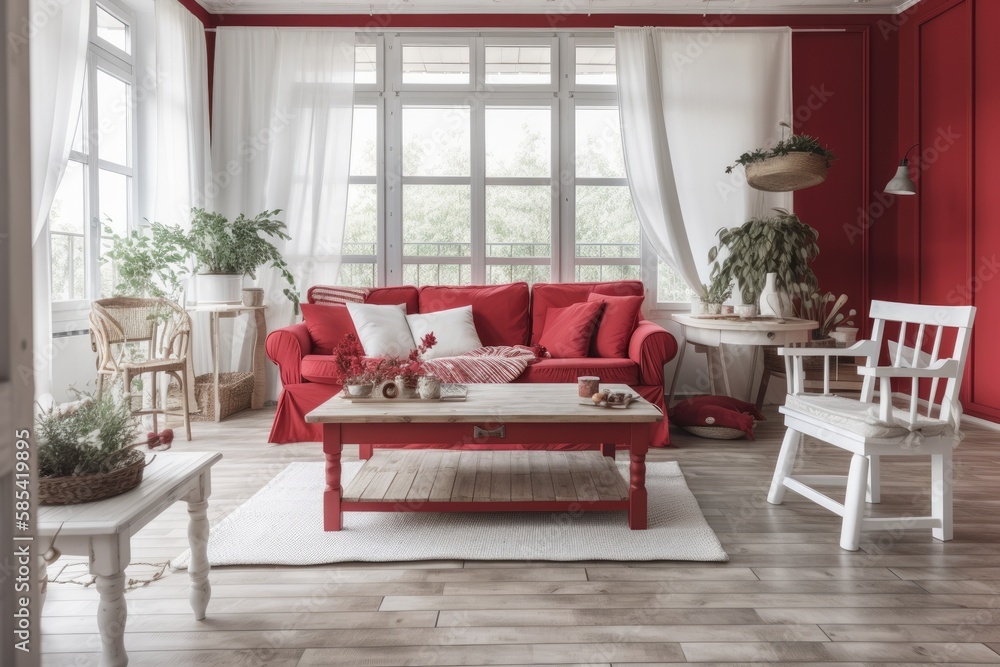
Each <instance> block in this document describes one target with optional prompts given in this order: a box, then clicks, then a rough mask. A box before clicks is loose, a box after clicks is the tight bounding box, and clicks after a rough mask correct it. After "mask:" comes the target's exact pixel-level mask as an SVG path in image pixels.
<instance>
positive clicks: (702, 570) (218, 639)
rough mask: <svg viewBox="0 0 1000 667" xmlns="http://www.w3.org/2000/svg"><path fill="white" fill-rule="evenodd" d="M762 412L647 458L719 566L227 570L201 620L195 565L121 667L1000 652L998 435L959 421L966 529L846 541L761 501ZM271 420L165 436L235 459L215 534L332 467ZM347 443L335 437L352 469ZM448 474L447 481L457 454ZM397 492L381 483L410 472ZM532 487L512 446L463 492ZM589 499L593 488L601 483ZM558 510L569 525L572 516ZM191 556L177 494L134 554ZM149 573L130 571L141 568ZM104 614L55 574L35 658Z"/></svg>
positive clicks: (815, 513)
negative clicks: (284, 487)
mask: <svg viewBox="0 0 1000 667" xmlns="http://www.w3.org/2000/svg"><path fill="white" fill-rule="evenodd" d="M766 414H767V416H768V418H769V420H768V421H767V422H765V423H762V424H760V425H759V426H758V429H757V433H758V439H757V440H756V441H755V442H750V441H744V440H737V441H710V440H703V439H699V438H696V437H693V436H690V435H687V434H685V433H683V432H680V431H676V430H674V432H673V434H672V437H673V440H674V443H675V444H676V445H677V447H675V448H670V449H657V450H653V451H651V452H650V454H649V456H648V459H647V460H649V461H667V460H677V461H678V462H679V463H680V465H681V469H682V470H683V471H684V475H685V477H686V478H687V482H688V485H689V486H690V487H691V490H692V491H693V492H694V494H695V496H696V497H697V498H698V502H699V503H700V505H701V508H702V511H703V512H704V514H705V516H706V518H707V520H708V521H709V523H710V524H711V525H712V527H713V528H714V529H715V531H716V533H717V534H718V535H719V538H720V539H721V540H722V543H723V546H724V547H725V549H726V551H727V552H728V553H729V555H730V562H729V563H725V564H719V563H690V562H630V563H620V562H579V563H550V562H489V561H486V562H482V561H467V562H462V561H438V562H421V563H379V564H365V563H357V564H340V565H329V566H313V567H226V568H215V569H214V570H213V571H212V575H211V577H212V587H213V597H212V602H211V603H210V605H209V608H208V618H207V619H206V620H204V621H195V620H194V618H193V617H192V614H191V611H190V607H189V605H188V600H187V597H188V592H187V584H188V579H187V573H186V572H176V573H170V574H168V575H167V576H165V577H164V578H163V579H161V580H159V581H156V582H153V583H152V584H150V585H148V586H145V587H140V588H136V589H134V590H131V591H129V592H128V593H127V594H126V597H127V599H128V610H129V617H128V625H127V631H126V637H125V645H126V647H127V649H128V651H129V655H130V657H131V663H130V664H131V665H133V666H136V665H139V666H142V665H165V666H166V665H169V666H170V667H178V666H184V665H241V666H244V665H245V666H255V665H268V666H271V665H277V666H279V667H285V666H287V667H294V666H296V665H300V666H305V665H350V666H356V665H376V666H377V665H486V664H489V665H546V664H553V665H554V664H559V665H570V664H575V665H603V666H604V667H608V666H609V665H630V664H644V665H654V664H655V665H668V664H679V663H686V662H692V663H699V662H700V663H702V664H705V663H713V664H719V663H739V664H744V663H763V664H767V663H777V662H784V663H787V664H794V665H806V664H814V663H815V664H820V663H822V664H826V665H829V664H838V665H859V666H860V665H870V664H881V663H886V664H887V663H894V664H933V663H951V664H993V665H996V664H1000V490H998V489H1000V448H998V447H997V444H998V441H1000V437H998V436H1000V434H998V433H996V432H993V431H986V430H983V429H980V428H977V427H974V426H971V425H968V426H965V427H964V428H963V430H965V431H966V433H967V438H966V440H965V442H963V443H962V445H961V446H960V447H959V448H958V449H957V450H956V458H955V479H956V483H955V539H954V541H952V542H949V543H941V542H937V541H935V540H933V539H932V538H931V537H930V531H915V532H900V533H888V532H885V533H866V534H864V536H863V538H862V548H861V550H860V551H857V552H854V553H850V552H845V551H842V550H841V549H840V547H839V546H838V545H837V541H838V535H839V531H838V519H837V517H835V516H833V515H831V514H829V513H827V512H826V511H824V510H823V509H822V508H819V507H817V506H816V505H814V504H812V503H809V502H807V501H805V500H803V499H802V498H800V497H798V496H797V495H795V494H793V493H788V494H787V497H786V501H785V504H784V505H781V506H777V507H776V506H771V505H768V504H767V502H766V501H765V496H766V493H767V488H768V484H769V481H770V478H771V473H772V471H773V466H774V461H775V458H776V456H777V451H778V447H779V444H780V439H781V435H782V433H783V429H782V427H781V423H780V420H779V417H778V415H777V413H776V412H775V411H774V410H773V409H772V410H770V411H768V412H767V413H766ZM271 416H272V412H271V411H268V410H264V411H259V412H244V413H241V414H239V415H237V416H235V417H233V418H230V419H228V420H226V421H225V422H222V423H221V424H211V423H196V424H193V425H192V428H193V430H194V435H195V440H194V441H193V442H191V443H187V442H183V441H180V442H177V443H176V444H175V447H176V448H177V449H178V450H180V451H201V450H213V451H220V452H222V453H223V454H224V458H223V460H222V461H221V462H220V463H219V464H218V465H216V466H215V468H214V469H213V479H212V482H213V494H212V498H211V499H210V503H211V504H210V507H209V517H210V519H211V521H212V523H213V524H215V523H217V522H218V521H219V520H221V519H222V518H223V517H224V516H226V515H227V514H229V513H230V512H232V511H233V510H234V509H235V508H236V507H238V506H239V505H240V504H241V503H243V502H244V501H245V500H246V499H247V498H248V497H250V496H251V495H252V494H253V493H255V492H256V491H258V490H259V489H260V488H261V487H263V486H264V485H265V484H267V482H268V481H270V480H271V479H272V478H273V477H274V476H275V475H276V474H277V473H278V472H279V471H280V470H282V469H283V468H284V467H285V466H286V465H288V464H289V463H291V462H293V461H321V460H322V458H323V457H322V453H321V451H320V445H318V444H300V445H284V446H275V445H267V444H265V442H264V440H265V438H266V434H267V430H268V427H269V425H270V420H271ZM801 451H802V454H801V457H800V464H799V467H798V468H797V469H796V470H797V471H799V472H808V473H840V472H844V471H846V469H847V465H848V457H847V456H845V455H843V453H841V452H832V451H829V450H827V449H825V448H823V447H821V446H819V445H817V443H815V442H811V441H808V440H807V442H806V443H805V444H804V445H803V447H802V450H801ZM356 455H357V450H356V448H353V447H350V446H348V447H346V448H345V459H347V460H351V459H353V458H355V457H356ZM442 456H443V454H442ZM482 456H483V454H482V453H480V454H479V457H480V458H481V457H482ZM576 460H577V459H574V458H572V457H570V458H568V461H569V462H570V463H571V464H572V462H573V461H576ZM432 462H433V461H432ZM438 462H439V461H438ZM435 467H436V464H435ZM442 468H445V467H444V466H442ZM447 468H450V470H452V471H453V476H452V478H451V482H452V487H450V488H452V489H454V483H455V480H456V479H457V476H458V475H459V472H460V471H461V469H462V464H461V461H458V462H456V464H455V465H452V466H448V467H447ZM426 472H427V471H426V470H424V468H423V467H422V466H421V467H418V468H417V469H416V470H413V469H412V468H410V469H407V470H405V474H406V475H409V474H411V473H412V475H413V478H412V480H411V481H410V487H409V488H410V490H409V491H408V493H419V494H427V496H428V497H430V495H431V494H433V493H434V492H435V491H434V489H435V485H436V484H437V481H438V480H437V477H436V476H435V478H430V476H429V474H425V473H426ZM929 474H930V466H929V464H927V463H924V462H920V461H918V460H916V459H914V460H911V461H893V460H891V459H883V481H884V486H883V500H884V503H883V506H882V509H886V510H891V509H893V508H903V507H910V506H914V507H915V509H916V513H917V514H921V513H926V512H927V510H928V507H929V497H928V494H927V485H926V483H925V480H926V479H929ZM567 475H568V478H567ZM549 479H550V480H551V481H552V490H553V492H554V493H556V494H559V493H560V492H565V490H566V489H568V488H569V487H568V484H569V481H568V480H572V482H573V483H574V487H573V488H574V490H576V489H579V488H587V485H586V482H585V480H581V482H580V485H576V482H577V480H578V479H581V478H579V471H578V470H576V469H575V468H574V467H570V468H569V470H566V469H564V468H563V467H562V466H561V465H558V466H556V467H555V468H553V467H552V466H551V465H550V466H549ZM395 482H396V479H395V478H394V479H393V480H390V481H389V482H388V483H387V486H386V493H395V492H396V490H398V488H399V486H401V485H402V484H403V483H404V482H402V481H400V482H399V483H398V484H395V488H394V483H395ZM534 482H535V476H534V475H533V473H532V469H531V463H530V460H529V459H528V458H527V457H526V456H524V455H522V454H519V453H512V454H511V455H510V457H509V461H508V465H506V466H500V465H495V464H494V465H492V467H491V475H490V479H489V483H488V484H487V481H486V480H485V479H483V480H480V479H479V477H477V478H476V480H475V482H474V483H473V484H471V485H469V484H463V493H467V494H471V496H472V498H473V499H475V498H477V497H484V496H485V495H486V494H490V495H491V496H492V495H493V494H494V493H498V494H503V493H507V492H508V491H507V489H508V488H509V493H510V494H511V496H512V497H514V496H515V495H517V494H520V495H522V496H527V498H531V497H532V494H533V493H534V492H535V489H536V486H535V484H534ZM380 483H381V482H380ZM445 484H446V480H445V481H442V482H441V484H437V486H438V488H439V489H440V488H441V487H443V486H444V485H445ZM538 488H540V489H545V488H546V487H545V484H544V481H540V486H539V487H538ZM587 492H588V493H597V492H598V489H597V485H596V483H595V485H594V488H593V489H592V490H588V491H587ZM563 518H565V519H566V521H565V522H564V521H563V520H562V519H563ZM553 520H554V525H559V526H560V530H561V531H563V534H567V535H568V534H571V532H570V531H569V530H568V529H567V528H566V527H565V524H566V523H567V522H569V523H570V524H571V518H570V517H568V516H567V517H554V518H553ZM275 530H276V531H280V530H281V526H275ZM387 539H391V536H387ZM186 547H187V512H186V510H185V508H184V504H183V503H179V504H177V505H175V506H174V507H172V508H171V509H169V510H168V511H166V512H164V513H163V514H162V515H161V516H160V517H159V518H158V519H156V520H155V521H153V522H152V523H150V524H149V525H148V526H147V527H146V528H145V529H143V530H142V532H140V533H139V534H138V535H137V537H136V538H135V539H134V540H133V555H132V557H133V561H134V562H140V561H142V562H160V561H166V560H168V559H170V558H174V557H176V556H177V555H179V554H180V553H181V552H183V551H184V550H185V549H186ZM67 560H75V559H67ZM61 564H62V563H57V564H56V565H55V566H54V567H53V568H51V569H50V572H55V571H57V570H58V568H59V567H60V566H61ZM148 570H149V568H148V567H146V566H139V565H136V566H135V567H133V568H130V569H129V574H130V576H134V577H139V576H143V573H144V572H146V571H148ZM97 605H98V602H97V591H96V590H94V588H93V587H89V588H83V587H81V586H78V585H72V584H52V585H50V592H49V599H48V602H47V604H46V607H45V610H44V614H43V618H42V623H41V627H42V631H43V633H44V636H43V638H42V650H43V652H44V655H43V664H44V665H74V666H86V665H96V664H97V662H98V655H99V650H100V640H99V637H98V634H97V621H96V612H97Z"/></svg>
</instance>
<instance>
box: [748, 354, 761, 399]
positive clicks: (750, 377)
mask: <svg viewBox="0 0 1000 667" xmlns="http://www.w3.org/2000/svg"><path fill="white" fill-rule="evenodd" d="M759 357H760V345H754V346H753V353H752V354H751V355H750V370H749V371H748V376H747V399H746V400H747V402H748V403H749V402H750V401H752V400H754V398H753V387H754V381H753V380H754V375H756V371H757V359H758V358H759ZM757 409H758V410H759V409H760V406H758V407H757Z"/></svg>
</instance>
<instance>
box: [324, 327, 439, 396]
mask: <svg viewBox="0 0 1000 667" xmlns="http://www.w3.org/2000/svg"><path fill="white" fill-rule="evenodd" d="M435 345H437V339H436V338H435V337H434V334H433V333H429V334H427V335H426V336H424V337H423V338H422V339H421V341H420V345H418V346H417V348H416V349H414V350H410V354H409V355H408V356H406V357H386V358H384V359H379V358H375V357H366V356H365V351H364V348H363V347H362V346H361V342H360V341H358V337H357V336H356V335H354V334H347V335H346V336H344V340H343V341H342V342H341V343H340V344H339V345H337V347H335V348H334V350H333V359H334V364H335V365H336V369H337V381H338V382H339V383H340V384H341V385H343V386H345V387H347V386H366V385H378V384H381V383H383V382H387V381H392V380H395V379H396V378H400V380H401V382H402V383H403V384H404V385H405V386H406V387H409V388H411V389H413V388H416V386H417V379H418V378H419V377H420V376H421V375H423V373H424V362H423V359H422V358H421V357H422V355H423V354H424V353H425V352H427V350H429V349H431V348H432V347H434V346H435Z"/></svg>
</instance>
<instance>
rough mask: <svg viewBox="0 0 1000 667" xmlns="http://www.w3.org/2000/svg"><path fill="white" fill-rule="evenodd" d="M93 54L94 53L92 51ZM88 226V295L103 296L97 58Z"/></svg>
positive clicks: (92, 68)
mask: <svg viewBox="0 0 1000 667" xmlns="http://www.w3.org/2000/svg"><path fill="white" fill-rule="evenodd" d="M90 54H91V55H92V54H93V51H92V50H91V52H90ZM87 66H88V70H89V71H88V75H87V87H88V90H87V142H86V145H87V153H88V156H89V158H90V159H88V160H87V207H86V208H87V225H86V227H85V230H84V234H85V241H84V255H83V257H84V267H85V268H84V276H85V278H84V285H85V287H84V296H85V297H86V298H87V299H90V300H94V299H99V298H100V297H101V259H100V258H101V220H100V218H101V199H100V145H99V143H98V142H99V141H100V134H99V132H100V119H99V118H98V117H97V102H98V101H97V61H96V58H93V57H91V58H90V59H89V62H88V64H87Z"/></svg>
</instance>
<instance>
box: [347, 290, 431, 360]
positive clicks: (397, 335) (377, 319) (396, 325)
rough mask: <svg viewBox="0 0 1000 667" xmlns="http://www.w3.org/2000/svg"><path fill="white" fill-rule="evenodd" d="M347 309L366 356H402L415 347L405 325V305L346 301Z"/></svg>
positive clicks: (408, 328)
mask: <svg viewBox="0 0 1000 667" xmlns="http://www.w3.org/2000/svg"><path fill="white" fill-rule="evenodd" d="M347 312H349V313H350V314H351V319H352V320H354V328H355V329H357V330H358V340H360V341H361V347H363V348H365V356H368V357H405V356H406V355H408V354H409V353H410V350H412V349H413V348H415V347H416V345H414V344H413V336H411V335H410V327H408V326H407V324H406V306H404V305H402V304H400V305H398V306H379V305H375V304H372V303H348V304H347Z"/></svg>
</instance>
